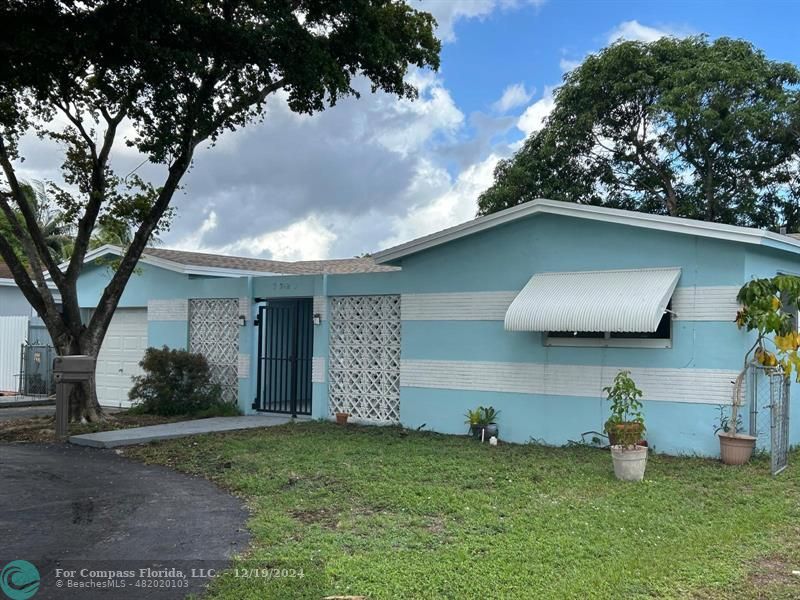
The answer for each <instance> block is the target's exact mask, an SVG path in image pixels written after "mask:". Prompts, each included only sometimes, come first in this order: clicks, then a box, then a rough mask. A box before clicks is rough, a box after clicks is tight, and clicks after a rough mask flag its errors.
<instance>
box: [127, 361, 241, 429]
mask: <svg viewBox="0 0 800 600" xmlns="http://www.w3.org/2000/svg"><path fill="white" fill-rule="evenodd" d="M139 365H140V366H141V367H142V369H143V370H144V374H143V375H140V376H138V377H134V378H133V387H132V388H131V390H130V392H129V393H128V397H129V398H130V399H131V401H132V402H133V403H134V407H133V410H134V411H135V412H141V413H146V414H153V415H162V416H170V415H198V414H199V413H201V414H202V415H203V416H222V415H229V414H239V409H238V408H237V407H236V406H234V405H232V404H230V403H228V402H224V401H223V400H221V397H220V387H219V385H217V384H215V383H212V382H211V374H210V373H209V369H208V361H206V358H205V357H204V356H203V355H202V354H192V353H191V352H187V351H186V350H171V349H169V348H167V347H166V346H164V347H163V348H161V349H159V348H148V349H147V350H146V351H145V353H144V358H143V359H142V361H141V362H140V363H139Z"/></svg>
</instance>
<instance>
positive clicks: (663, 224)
mask: <svg viewBox="0 0 800 600" xmlns="http://www.w3.org/2000/svg"><path fill="white" fill-rule="evenodd" d="M536 214H552V215H561V216H567V217H576V218H579V219H590V220H593V221H601V222H606V223H618V224H622V225H630V226H633V227H644V228H648V229H657V230H659V231H667V232H672V233H683V234H688V235H696V236H702V237H709V238H715V239H720V240H728V241H734V242H741V243H746V244H755V245H765V246H769V247H776V248H778V249H782V250H787V251H790V252H797V253H800V240H798V239H794V238H791V237H789V236H785V235H780V234H777V233H773V232H771V231H764V230H761V229H755V228H750V227H739V226H736V225H726V224H722V223H710V222H707V221H698V220H695V219H684V218H680V217H667V216H664V215H653V214H649V213H640V212H635V211H630V210H621V209H617V208H607V207H604V206H594V205H590V204H577V203H574V202H562V201H558V200H546V199H537V200H532V201H531V202H526V203H524V204H519V205H517V206H512V207H511V208H507V209H505V210H502V211H499V212H496V213H492V214H490V215H486V216H483V217H478V218H477V219H473V220H472V221H467V222H466V223H461V224H459V225H455V226H454V227H449V228H447V229H443V230H442V231H438V232H436V233H432V234H430V235H426V236H423V237H420V238H417V239H415V240H411V241H409V242H406V243H404V244H400V245H398V246H394V247H393V248H388V249H386V250H382V251H381V252H377V253H376V254H374V255H373V258H374V259H375V262H377V263H378V264H384V263H387V262H391V261H394V260H397V259H399V258H402V257H404V256H408V255H409V254H414V253H416V252H420V251H422V250H427V249H428V248H432V247H434V246H438V245H439V244H444V243H446V242H450V241H452V240H456V239H459V238H462V237H465V236H468V235H471V234H473V233H477V232H479V231H484V230H486V229H489V228H492V227H496V226H498V225H502V224H504V223H509V222H512V221H516V220H518V219H522V218H524V217H528V216H532V215H536Z"/></svg>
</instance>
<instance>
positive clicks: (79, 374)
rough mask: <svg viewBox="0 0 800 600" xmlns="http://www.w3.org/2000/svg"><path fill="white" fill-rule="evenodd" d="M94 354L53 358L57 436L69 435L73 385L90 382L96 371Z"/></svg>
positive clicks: (60, 437) (61, 437)
mask: <svg viewBox="0 0 800 600" xmlns="http://www.w3.org/2000/svg"><path fill="white" fill-rule="evenodd" d="M94 364H95V358H94V356H88V355H84V354H77V355H75V356H56V357H55V358H54V359H53V376H54V378H55V380H56V437H57V438H59V439H63V438H65V437H67V425H68V423H69V393H70V391H71V389H72V386H73V385H75V384H76V383H77V384H81V383H89V382H90V381H91V380H92V375H93V373H94Z"/></svg>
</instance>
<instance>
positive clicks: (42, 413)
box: [0, 406, 56, 597]
mask: <svg viewBox="0 0 800 600" xmlns="http://www.w3.org/2000/svg"><path fill="white" fill-rule="evenodd" d="M55 412H56V407H55V406H9V407H7V408H0V421H14V420H16V419H30V418H31V417H47V416H49V415H52V414H55ZM0 597H1V596H0Z"/></svg>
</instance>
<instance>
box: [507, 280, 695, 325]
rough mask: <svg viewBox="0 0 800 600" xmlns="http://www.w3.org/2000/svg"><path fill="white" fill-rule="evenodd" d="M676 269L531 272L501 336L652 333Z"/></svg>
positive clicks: (661, 313)
mask: <svg viewBox="0 0 800 600" xmlns="http://www.w3.org/2000/svg"><path fill="white" fill-rule="evenodd" d="M680 276H681V270H680V269H679V268H658V269H632V270H619V271H581V272H571V273H537V274H536V275H534V276H533V277H531V280H530V281H529V282H528V283H527V285H526V286H525V287H524V288H523V289H522V291H521V292H520V293H519V294H518V295H517V297H516V298H515V299H514V301H513V302H512V303H511V306H509V307H508V311H507V312H506V318H505V328H506V330H507V331H586V332H592V331H602V332H605V331H610V332H653V331H655V330H656V329H657V327H658V323H659V321H660V320H661V317H662V316H663V315H664V311H665V310H666V308H667V304H668V303H669V300H670V298H671V297H672V293H673V292H674V291H675V286H676V285H677V284H678V279H679V278H680Z"/></svg>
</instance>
